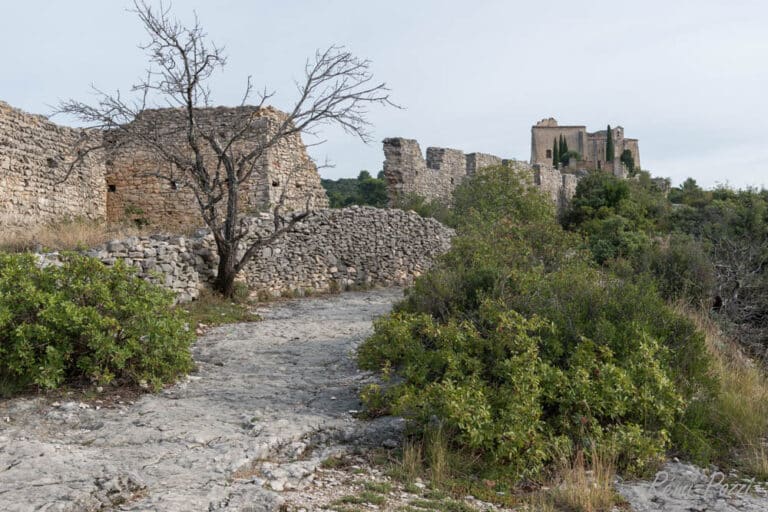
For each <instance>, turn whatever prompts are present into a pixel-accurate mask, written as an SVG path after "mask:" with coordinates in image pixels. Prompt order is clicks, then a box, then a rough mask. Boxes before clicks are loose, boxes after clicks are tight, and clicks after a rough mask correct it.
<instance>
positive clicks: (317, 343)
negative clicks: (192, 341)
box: [0, 289, 402, 512]
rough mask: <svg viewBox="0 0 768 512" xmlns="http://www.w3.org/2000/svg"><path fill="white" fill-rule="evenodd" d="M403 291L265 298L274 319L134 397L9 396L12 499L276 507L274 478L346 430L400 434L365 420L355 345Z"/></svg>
mask: <svg viewBox="0 0 768 512" xmlns="http://www.w3.org/2000/svg"><path fill="white" fill-rule="evenodd" d="M401 296H402V290H399V289H387V290H377V291H369V292H358V293H347V294H342V295H339V296H335V297H326V298H323V299H304V300H300V301H293V302H284V303H279V304H274V305H272V306H270V307H269V308H266V309H265V310H264V311H260V312H261V313H262V314H263V315H264V316H265V320H264V321H262V322H259V323H249V324H238V325H230V326H224V327H220V328H216V329H213V330H212V331H211V332H210V333H209V334H207V335H206V336H204V337H202V338H200V339H199V340H198V342H197V344H196V346H195V347H194V349H193V353H194V356H195V360H196V361H197V363H198V365H199V371H198V372H197V373H196V374H194V375H192V376H191V377H190V378H189V379H188V380H187V381H185V382H183V383H181V384H178V385H176V386H173V387H171V388H168V389H167V390H165V391H163V392H162V393H159V394H157V395H145V396H143V397H141V398H140V399H139V400H138V401H137V402H136V403H135V404H123V405H119V406H118V407H116V408H114V409H100V410H96V409H95V407H94V406H93V405H92V404H91V405H86V404H78V403H75V402H63V403H53V404H52V403H49V402H47V401H45V400H43V399H14V400H8V401H5V402H3V403H0V419H4V421H2V422H0V503H2V507H0V508H2V509H3V510H7V511H9V512H15V511H18V512H21V511H28V510H50V511H54V510H55V511H68V512H74V511H85V510H96V509H99V510H100V509H102V508H106V509H113V507H118V506H119V510H129V511H139V510H163V511H164V512H175V511H178V512H187V511H190V510H232V511H256V510H275V509H276V508H277V507H278V506H279V504H280V502H281V501H282V499H281V498H280V497H279V496H278V495H276V494H275V493H274V492H273V491H270V490H268V489H266V488H265V486H266V487H272V488H282V489H290V488H294V489H299V488H302V487H305V486H306V484H307V483H308V481H309V480H311V475H312V471H313V470H314V468H316V467H317V465H318V464H319V463H320V460H321V459H322V457H323V456H325V455H326V454H327V453H330V452H332V451H333V450H340V449H343V447H341V446H339V443H345V444H350V443H351V444H356V443H358V444H359V443H362V444H363V445H365V444H368V443H373V444H376V445H379V444H381V442H382V441H383V440H384V439H387V438H390V437H393V436H394V437H398V436H399V435H400V432H399V429H400V428H401V426H402V425H401V422H400V421H399V420H395V419H384V420H383V421H380V422H378V423H377V422H373V423H369V422H360V421H358V420H356V419H354V418H353V417H352V415H351V414H350V411H354V410H359V409H360V403H359V401H358V398H357V397H358V391H359V389H360V388H361V386H362V385H363V384H364V383H365V382H367V379H368V378H369V377H368V376H367V375H366V374H363V373H360V372H359V371H358V370H357V368H356V365H355V363H354V360H353V359H352V356H351V353H352V351H353V350H354V348H355V347H356V346H357V345H358V343H360V342H361V341H362V340H363V339H364V338H365V337H366V336H367V335H369V334H370V332H371V319H372V318H374V317H375V316H378V315H381V314H383V313H385V312H387V311H388V310H389V309H390V307H391V304H392V303H393V302H394V301H396V300H397V299H398V298H399V297H401ZM307 454H309V455H307ZM267 458H269V459H270V461H269V463H268V464H264V466H263V468H261V467H260V463H259V462H258V461H260V460H264V459H267ZM254 464H255V466H254ZM253 468H255V469H259V470H260V471H258V473H259V474H261V475H263V476H262V477H256V476H253V475H256V473H257V471H248V470H249V469H253ZM244 469H245V471H244ZM237 470H240V472H239V473H238V474H239V475H240V476H242V477H243V478H236V476H237V474H235V472H236V471H237ZM121 503H122V504H121Z"/></svg>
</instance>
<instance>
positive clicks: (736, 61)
mask: <svg viewBox="0 0 768 512" xmlns="http://www.w3.org/2000/svg"><path fill="white" fill-rule="evenodd" d="M128 6H129V2H128V1H126V0H68V1H66V2H63V1H56V0H47V1H44V0H24V1H19V0H14V1H11V0H0V63H1V64H0V65H1V66H2V71H0V100H3V101H6V102H8V103H10V104H11V105H13V106H15V107H18V108H22V109H24V110H26V111H29V112H34V113H42V114H46V113H49V112H50V110H51V108H50V105H53V104H55V103H56V102H57V101H58V100H59V99H65V98H76V99H81V100H89V99H91V97H90V96H89V92H88V91H89V86H90V84H91V83H93V84H95V85H97V86H98V87H100V88H102V89H107V90H115V89H121V90H127V89H128V87H129V86H130V85H131V84H132V83H134V81H135V80H136V78H137V77H139V76H141V75H142V72H143V70H144V67H145V62H146V59H145V56H144V54H143V52H142V51H141V50H140V49H138V48H137V44H138V43H139V42H141V41H144V40H145V39H146V36H145V35H144V33H143V29H142V27H141V26H140V24H139V23H138V21H137V19H136V18H135V16H134V15H133V14H131V13H129V12H126V8H127V7H128ZM173 9H174V12H175V13H176V14H177V15H178V16H179V17H181V18H182V19H187V20H188V19H189V18H190V15H191V13H192V11H193V10H194V11H196V12H197V14H198V16H199V18H200V20H201V22H202V24H203V26H204V27H205V28H206V29H207V31H208V33H209V35H210V38H211V39H212V40H213V41H215V42H217V43H218V44H221V45H224V46H226V49H227V54H228V56H229V64H228V65H227V67H226V68H225V69H224V71H223V73H222V74H220V75H219V76H217V77H216V79H215V83H214V96H215V97H214V100H215V102H216V103H217V104H221V105H233V104H236V103H238V102H239V99H240V97H241V95H242V90H243V86H244V83H245V79H246V77H247V76H248V75H253V80H254V82H255V83H256V84H260V85H264V86H267V87H268V88H269V89H271V90H276V91H277V92H278V94H277V95H276V96H275V98H274V101H273V102H272V103H273V104H274V105H275V106H276V107H278V108H283V109H286V108H287V107H288V106H289V105H290V104H291V102H292V101H293V100H294V98H295V95H294V89H293V85H292V79H293V78H298V77H299V76H300V75H301V72H302V70H303V65H304V61H305V59H306V58H307V57H308V56H309V55H311V54H313V52H314V51H315V50H316V49H318V48H323V47H326V46H328V45H330V44H342V45H345V46H347V47H348V48H349V49H350V50H351V51H352V52H353V53H355V54H356V55H358V56H360V57H364V58H368V59H370V60H371V61H372V69H373V72H374V74H375V76H376V77H377V78H379V79H381V80H383V81H386V82H387V83H388V85H389V86H390V87H391V89H392V97H393V99H394V100H395V101H396V102H397V103H399V104H401V105H403V106H404V107H405V109H404V110H395V109H380V108H377V109H374V110H372V111H371V113H370V121H371V122H372V123H373V125H374V138H375V141H376V142H373V143H371V144H370V145H365V144H363V143H361V142H360V141H359V140H356V139H354V138H352V137H350V136H348V135H345V134H344V133H343V132H340V131H337V130H326V131H325V132H324V133H323V135H324V138H326V139H327V142H326V143H325V144H324V145H322V146H318V147H315V148H313V149H312V153H313V155H314V156H315V157H316V158H317V159H318V160H324V159H325V158H326V157H327V158H329V159H330V160H331V161H333V162H334V163H335V165H336V167H335V168H333V169H325V170H323V171H322V173H323V175H324V176H326V177H332V178H336V177H342V176H355V175H357V173H358V172H359V170H360V169H368V170H370V171H372V172H374V173H375V172H376V171H378V170H380V169H381V164H382V160H383V152H382V149H381V143H380V141H381V140H382V139H383V138H385V137H394V136H402V137H408V138H415V139H418V141H419V142H420V143H421V145H422V150H424V149H425V148H426V146H444V147H453V148H458V149H462V150H464V151H466V152H472V151H482V152H486V153H493V154H496V155H499V156H502V157H510V158H518V159H523V160H528V159H529V158H530V127H531V125H532V124H534V123H535V122H536V121H538V120H539V119H542V118H544V117H550V116H552V117H555V118H557V119H558V121H559V122H560V123H561V124H584V125H586V126H587V129H588V130H590V131H595V130H600V129H604V128H605V126H606V125H607V124H611V125H612V126H616V125H621V126H623V127H624V129H625V133H626V135H627V136H628V137H635V138H638V139H640V157H641V162H642V165H643V167H644V168H646V169H650V170H651V171H652V172H653V173H654V174H655V175H659V176H668V177H671V178H672V179H673V181H674V182H675V183H679V182H680V181H682V180H683V179H685V178H686V177H688V176H693V177H694V178H696V180H697V181H698V182H699V183H701V184H702V185H706V186H714V185H715V184H717V183H728V184H730V185H732V186H738V187H743V186H748V185H755V186H762V185H766V186H768V173H766V170H768V142H767V141H768V103H767V102H766V96H765V93H766V86H768V27H767V26H766V23H768V2H766V1H765V0H761V1H740V0H729V1H708V0H699V1H670V0H665V1H655V0H652V1H647V0H643V1H635V2H622V1H617V0H613V1H610V2H607V1H593V0H590V1H588V2H573V1H559V0H549V1H546V2H541V1H513V0H495V1H490V0H489V1H484V0H473V1H471V2H469V1H453V0H441V1H431V0H430V1H424V0H410V1H401V0H388V1H386V2H367V1H364V0H354V1H348V0H338V1H333V0H326V1H319V0H315V1H309V0H303V1H299V0H291V1H288V0H284V1H281V2H278V1H277V0H272V1H258V0H251V1H247V0H219V1H211V0H208V1H202V0H200V1H198V0H177V1H176V2H174V3H173ZM55 120H56V121H58V122H62V123H64V124H73V123H72V122H71V121H70V120H66V119H55Z"/></svg>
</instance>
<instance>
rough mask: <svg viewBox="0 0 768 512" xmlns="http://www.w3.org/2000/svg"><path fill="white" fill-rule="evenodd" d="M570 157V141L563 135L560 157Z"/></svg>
mask: <svg viewBox="0 0 768 512" xmlns="http://www.w3.org/2000/svg"><path fill="white" fill-rule="evenodd" d="M567 157H568V141H567V140H565V137H563V142H561V143H560V159H561V160H562V159H563V158H567Z"/></svg>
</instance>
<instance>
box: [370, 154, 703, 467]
mask: <svg viewBox="0 0 768 512" xmlns="http://www.w3.org/2000/svg"><path fill="white" fill-rule="evenodd" d="M600 179H601V180H602V179H603V178H602V177H601V178H600ZM600 183H602V181H600ZM614 185H615V184H614V183H613V182H612V181H609V183H608V186H607V188H608V189H609V191H610V193H608V194H607V195H608V196H609V199H608V200H607V203H608V204H614V205H618V204H620V203H621V202H622V201H623V200H624V198H625V197H626V195H625V191H624V189H623V188H622V187H620V186H616V187H614ZM614 192H615V193H614ZM601 202H606V201H603V199H599V198H598V199H595V200H594V203H595V205H597V204H598V203H601ZM455 205H456V219H457V237H456V238H455V239H454V240H453V244H452V248H451V250H450V251H449V252H448V253H447V254H446V255H445V256H444V257H443V258H442V259H441V260H440V261H439V262H438V264H437V265H436V266H435V267H434V268H433V269H432V270H431V271H430V272H428V273H427V274H425V275H424V276H422V277H421V278H419V279H418V280H417V281H416V283H415V286H414V287H413V288H412V289H410V290H409V292H408V294H407V297H406V299H405V300H404V301H403V302H402V303H401V304H399V305H398V306H397V307H396V308H395V312H394V313H393V314H392V315H390V316H389V317H385V318H384V319H382V320H380V321H378V322H377V323H376V324H375V332H374V335H373V336H372V337H370V338H369V339H368V340H366V341H365V342H364V343H363V344H362V345H361V347H360V348H359V352H358V361H359V364H360V365H361V366H362V367H363V368H365V369H368V370H372V371H383V373H384V374H386V375H387V376H388V375H389V374H390V373H392V374H394V376H395V378H392V379H391V380H390V381H389V382H388V383H385V385H384V386H383V389H382V390H381V391H380V392H378V393H376V394H375V396H374V395H372V396H373V397H375V400H376V402H375V403H376V406H377V407H378V408H380V409H381V408H385V407H386V406H387V405H389V406H390V407H391V409H392V410H393V411H394V412H396V413H398V414H402V415H405V416H406V417H408V418H410V419H411V421H413V422H415V423H417V424H421V425H422V426H427V425H429V424H430V423H431V422H434V421H435V419H437V420H439V421H440V422H442V424H443V426H444V427H445V432H446V434H447V435H448V436H449V441H450V442H451V443H452V446H453V447H454V448H455V449H463V450H469V451H471V452H472V453H471V454H468V456H469V457H470V458H471V459H473V460H478V459H480V460H483V461H485V464H486V465H487V467H496V468H497V469H498V468H503V469H502V470H503V471H506V472H507V474H508V475H510V476H512V477H514V478H515V479H519V478H525V477H531V476H535V475H536V474H537V472H538V470H539V469H541V468H542V467H543V465H545V464H546V463H547V461H551V460H554V459H555V458H556V457H560V456H562V454H563V453H566V454H568V453H569V452H570V454H572V453H575V452H576V451H578V450H584V451H590V450H592V449H593V448H599V449H600V450H609V451H611V453H612V457H614V458H615V459H616V461H617V464H618V467H619V469H621V470H624V471H628V472H636V473H641V472H645V471H647V470H649V469H651V468H653V467H654V465H655V464H657V463H658V462H659V461H660V460H661V459H662V457H663V455H664V453H665V451H666V449H668V448H670V447H671V442H672V441H673V438H672V434H673V433H674V432H678V431H679V430H680V429H678V428H677V425H678V424H681V422H684V421H685V419H686V417H687V416H686V411H687V410H688V409H689V408H690V407H692V406H693V405H695V404H700V403H702V402H706V401H707V400H710V399H711V397H712V395H713V393H714V392H715V389H716V383H714V382H713V381H712V379H711V378H710V377H709V368H710V360H709V358H708V355H707V350H706V347H705V344H704V337H703V335H702V334H701V333H699V332H698V331H697V329H696V327H695V326H694V325H693V324H692V323H691V322H690V321H689V320H688V319H687V318H685V317H683V316H682V315H680V314H678V313H676V312H675V311H673V310H672V309H670V308H669V307H668V306H667V305H666V303H665V302H664V300H663V298H662V297H661V296H660V295H659V293H658V292H657V290H656V287H655V284H654V281H653V280H651V279H650V278H648V279H643V278H641V277H636V276H632V278H631V279H627V278H624V277H622V276H621V275H620V274H619V273H614V272H612V271H610V270H609V269H607V268H601V267H599V266H597V265H596V264H595V263H594V261H593V258H592V256H591V254H590V252H588V251H585V250H584V246H585V243H584V240H583V239H582V238H581V237H580V236H579V235H578V234H576V233H569V232H566V231H564V230H563V229H562V228H561V227H560V225H559V224H558V223H557V221H556V219H555V213H554V209H553V206H552V204H551V201H550V200H549V199H548V198H547V197H545V196H543V195H542V194H541V193H540V192H538V191H537V190H536V189H534V188H533V187H530V186H529V185H527V184H526V182H525V181H523V180H522V179H521V178H520V177H519V176H517V175H515V174H514V173H512V172H510V171H509V170H508V169H504V168H496V169H490V170H488V171H487V172H485V173H483V174H479V175H476V176H474V177H472V178H470V179H468V180H466V181H465V182H464V183H462V185H461V186H460V187H459V188H458V189H457V191H456V195H455ZM600 208H602V207H600ZM622 211H624V213H625V214H626V216H623V218H624V219H627V220H626V221H627V222H630V221H631V219H632V211H633V208H632V207H627V208H625V209H624V210H622ZM382 402H384V403H382ZM709 434H711V432H710V433H709Z"/></svg>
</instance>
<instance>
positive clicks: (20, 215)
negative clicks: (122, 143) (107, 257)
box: [0, 101, 106, 229]
mask: <svg viewBox="0 0 768 512" xmlns="http://www.w3.org/2000/svg"><path fill="white" fill-rule="evenodd" d="M82 135H83V133H82V131H81V130H76V129H72V128H66V127H63V126H59V125H57V124H55V123H52V122H50V121H48V120H47V119H46V118H45V117H43V116H37V115H32V114H27V113H26V112H23V111H21V110H18V109H15V108H13V107H11V106H10V105H8V104H7V103H4V102H2V101H0V229H14V228H20V227H25V226H31V225H36V224H44V223H48V222H53V221H57V220H62V219H67V218H76V217H80V218H87V219H94V220H95V219H103V218H104V216H105V211H106V184H105V181H104V175H105V169H104V164H103V163H102V161H101V159H100V158H96V155H90V156H87V157H85V158H84V160H83V161H82V164H81V165H78V166H76V167H75V168H74V170H73V172H72V173H71V175H70V177H69V179H68V180H67V181H66V182H63V183H60V182H61V181H62V180H63V179H64V177H65V176H66V173H67V170H68V169H69V165H70V163H71V162H72V161H73V159H74V157H75V151H76V148H77V147H78V141H80V140H81V136H82Z"/></svg>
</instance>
